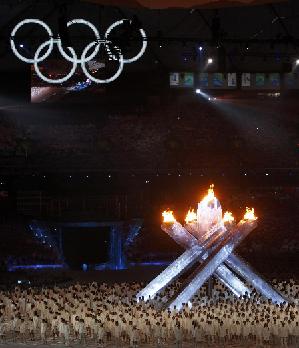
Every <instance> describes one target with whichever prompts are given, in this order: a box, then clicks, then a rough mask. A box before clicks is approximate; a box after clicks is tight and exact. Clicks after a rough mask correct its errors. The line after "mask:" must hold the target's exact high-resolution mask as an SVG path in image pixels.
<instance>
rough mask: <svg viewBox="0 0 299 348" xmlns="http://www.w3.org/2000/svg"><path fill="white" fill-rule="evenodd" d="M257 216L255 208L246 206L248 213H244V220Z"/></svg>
mask: <svg viewBox="0 0 299 348" xmlns="http://www.w3.org/2000/svg"><path fill="white" fill-rule="evenodd" d="M256 219H257V217H256V216H255V215H254V208H251V209H250V208H248V207H246V213H245V214H244V220H256Z"/></svg>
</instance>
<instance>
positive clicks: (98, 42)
mask: <svg viewBox="0 0 299 348" xmlns="http://www.w3.org/2000/svg"><path fill="white" fill-rule="evenodd" d="M125 21H126V19H122V20H119V21H116V22H115V23H113V24H111V25H110V27H109V28H108V29H107V30H106V33H105V35H104V39H103V40H101V37H100V34H99V31H98V30H97V28H96V27H95V26H94V25H93V24H92V23H90V22H88V21H87V20H85V19H73V20H71V21H69V22H67V27H70V26H71V25H73V24H83V25H86V26H87V27H89V28H90V29H91V30H92V31H93V33H94V35H95V41H92V42H91V43H89V44H88V45H87V46H86V47H85V48H84V50H83V53H82V55H81V57H79V58H78V56H77V54H76V52H75V50H74V49H73V48H72V47H67V48H68V50H69V51H70V54H71V55H69V54H68V52H66V51H65V49H64V48H63V46H62V42H61V39H60V37H58V38H57V39H54V37H53V33H52V30H51V29H50V27H49V26H48V25H47V24H46V23H45V22H43V21H41V20H39V19H25V20H23V21H21V22H20V23H18V24H17V25H16V26H15V28H14V29H13V31H12V33H11V37H10V45H11V48H12V51H13V52H14V54H15V55H16V56H17V57H18V58H19V59H20V60H22V61H23V62H25V63H28V64H33V65H34V69H35V71H36V73H37V75H38V76H39V78H40V79H42V80H44V81H45V82H48V83H53V84H57V83H63V82H66V81H67V80H68V79H70V78H71V77H72V76H73V75H74V73H75V71H76V69H77V66H78V64H80V65H81V68H82V70H83V72H84V74H85V75H86V77H87V78H89V79H90V80H91V81H93V82H95V83H109V82H112V81H114V80H116V79H117V78H118V77H119V76H120V74H121V73H122V71H123V67H124V64H129V63H133V62H135V61H137V60H138V59H139V58H141V56H142V55H143V54H144V52H145V50H146V47H147V38H146V34H145V31H144V30H143V29H139V32H140V34H141V39H142V48H141V50H140V52H139V53H138V54H137V55H136V56H135V57H132V58H124V57H123V55H122V53H121V50H120V48H119V47H117V46H113V48H114V49H115V52H116V53H117V55H116V54H115V52H114V53H112V52H111V50H110V47H109V45H108V44H111V41H109V35H110V33H111V32H112V30H113V29H114V28H116V27H118V26H119V25H121V24H123V23H125ZM32 23H33V24H38V25H40V26H42V27H43V28H44V29H45V30H46V32H47V33H48V35H49V40H47V41H45V42H43V43H42V44H41V45H40V46H39V47H38V49H37V50H36V52H35V54H34V59H29V58H27V57H24V56H23V55H21V53H20V52H19V51H18V50H17V48H16V45H15V42H14V39H15V35H16V33H17V31H18V30H19V29H20V28H21V27H22V26H23V25H24V24H32ZM54 44H56V45H57V48H58V50H59V52H60V54H61V55H62V56H63V58H64V59H66V60H67V61H69V62H71V63H72V64H73V67H72V69H71V71H70V73H69V74H67V75H66V76H65V77H63V78H60V79H57V80H53V79H50V78H48V77H46V76H45V75H44V74H42V72H41V71H40V69H39V66H38V63H40V62H42V61H44V60H45V59H47V58H48V57H49V56H50V54H51V53H52V51H53V48H54ZM102 44H103V45H104V48H105V49H106V51H107V53H108V54H109V55H110V56H111V57H112V58H113V60H117V61H118V62H119V67H118V69H117V71H116V73H115V74H114V75H113V76H111V77H109V78H106V79H97V78H95V77H94V76H92V75H91V74H90V72H89V71H88V69H87V67H86V63H88V62H90V61H91V60H92V59H94V58H95V56H96V55H97V54H98V53H99V50H100V47H101V45H102ZM47 46H48V49H47V50H46V52H45V53H44V54H43V55H42V56H40V54H41V52H42V51H43V50H44V49H45V48H46V47H47ZM92 48H93V52H92V53H91V54H89V55H88V53H89V51H90V50H91V49H92ZM117 56H118V57H117Z"/></svg>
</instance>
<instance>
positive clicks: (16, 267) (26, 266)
mask: <svg viewBox="0 0 299 348" xmlns="http://www.w3.org/2000/svg"><path fill="white" fill-rule="evenodd" d="M58 268H59V269H61V268H64V265H61V264H55V265H39V264H37V265H16V266H9V267H8V272H14V271H16V270H22V269H24V270H25V269H58Z"/></svg>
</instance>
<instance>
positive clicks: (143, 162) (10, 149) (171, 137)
mask: <svg viewBox="0 0 299 348" xmlns="http://www.w3.org/2000/svg"><path fill="white" fill-rule="evenodd" d="M264 104H265V105H264ZM268 106H269V104H267V103H266V102H256V101H254V104H253V103H252V101H247V102H242V101H241V102H234V103H230V104H228V103H225V102H224V101H220V100H219V101H218V102H209V103H208V102H204V101H198V100H193V101H189V102H180V103H179V104H178V103H176V102H167V103H165V104H164V105H160V106H159V107H154V106H147V107H145V108H143V111H142V113H140V112H136V111H134V110H131V111H124V112H121V113H119V114H117V113H115V114H113V115H111V114H109V113H108V112H106V113H105V114H104V115H101V116H100V117H98V120H97V121H95V118H94V117H93V118H90V119H88V117H87V116H86V115H84V122H82V119H81V120H80V122H79V123H78V122H75V121H74V120H73V121H72V122H70V121H68V120H66V121H65V122H63V119H64V118H63V117H60V118H61V120H60V122H59V123H57V121H56V120H55V117H54V118H53V121H51V120H50V119H49V120H47V122H46V123H43V124H40V123H38V122H33V121H32V122H31V123H30V122H29V121H28V122H27V123H24V124H22V125H20V124H18V123H16V122H13V121H12V120H9V121H8V120H1V119H0V134H1V139H2V140H1V141H0V144H1V151H0V156H1V155H2V156H4V157H5V156H12V155H16V156H18V157H21V156H23V157H26V158H28V159H29V161H32V163H35V159H36V163H37V165H40V166H41V165H42V164H43V160H44V159H45V157H46V158H47V161H48V162H49V161H52V162H53V164H55V165H57V166H58V165H60V164H63V163H64V164H65V165H66V163H65V161H66V160H67V161H68V162H69V161H71V160H72V161H74V163H76V160H77V162H78V161H79V160H80V163H81V164H82V163H85V166H92V165H93V168H94V167H95V166H96V167H97V168H100V169H101V170H105V169H106V170H107V169H114V170H120V169H122V170H123V169H124V168H126V169H131V168H136V164H137V166H138V167H139V168H142V169H152V168H160V169H165V168H166V169H167V168H188V169H189V168H194V167H195V168H207V167H208V168H230V167H237V168H238V167H242V168H244V167H245V168H246V167H247V168H250V167H256V166H259V167H288V168H294V167H296V166H297V165H298V156H297V155H298V151H297V144H298V137H297V135H296V131H295V129H296V127H297V123H296V122H297V121H296V117H294V113H295V112H296V111H295V110H294V109H290V108H288V105H286V103H282V102H281V103H277V105H276V108H275V110H277V112H276V113H275V114H273V112H271V109H270V108H268ZM284 110H287V111H284ZM75 112H77V110H74V113H75ZM280 114H282V115H283V117H281V116H280ZM53 115H55V112H54V111H53ZM59 115H60V114H59ZM240 115H242V122H241V121H240V119H239V118H240ZM257 115H258V117H257ZM60 116H61V115H60ZM278 137H279V139H280V141H279V142H277V141H276V140H277V138H278ZM211 148H212V149H213V153H212V155H211ZM74 165H75V164H74Z"/></svg>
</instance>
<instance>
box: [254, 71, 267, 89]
mask: <svg viewBox="0 0 299 348" xmlns="http://www.w3.org/2000/svg"><path fill="white" fill-rule="evenodd" d="M255 85H256V87H265V74H263V73H257V74H256V75H255Z"/></svg>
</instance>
